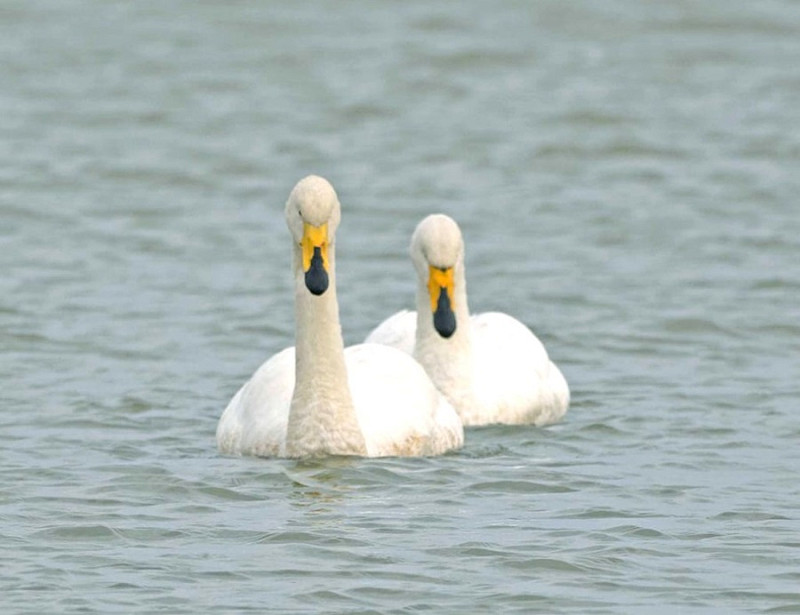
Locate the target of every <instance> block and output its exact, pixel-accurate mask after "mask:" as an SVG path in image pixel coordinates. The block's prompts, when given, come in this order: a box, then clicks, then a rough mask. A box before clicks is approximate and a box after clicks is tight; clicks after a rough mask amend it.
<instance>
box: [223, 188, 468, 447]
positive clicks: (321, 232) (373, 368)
mask: <svg viewBox="0 0 800 615" xmlns="http://www.w3.org/2000/svg"><path fill="white" fill-rule="evenodd" d="M339 217H340V208H339V201H338V198H337V197H336V193H335V191H334V190H333V187H332V186H331V185H330V184H329V183H328V182H327V181H326V180H324V179H322V178H320V177H315V176H310V177H307V178H305V179H303V180H301V181H300V182H299V183H298V184H297V186H295V188H294V190H293V191H292V193H291V195H290V196H289V201H288V202H287V205H286V218H287V223H288V225H289V229H290V232H291V234H292V237H293V245H294V274H295V317H296V346H295V347H292V348H287V349H285V350H283V351H281V352H279V353H278V354H276V355H274V356H273V357H271V358H270V359H268V360H267V361H266V362H265V363H264V364H263V365H262V366H261V367H260V368H259V369H258V370H257V371H256V373H255V374H254V375H253V377H252V378H251V379H250V380H249V381H248V382H247V383H245V385H244V386H243V387H242V388H241V389H240V390H239V392H238V393H236V395H235V396H234V397H233V399H232V400H231V401H230V403H229V404H228V407H227V408H226V409H225V411H224V412H223V414H222V417H221V418H220V421H219V425H218V426H217V445H218V447H219V450H220V451H222V452H224V453H232V454H241V455H259V456H268V457H307V456H319V455H361V456H368V457H378V456H389V455H398V456H417V455H436V454H440V453H443V452H445V451H447V450H450V449H454V448H458V447H460V446H461V445H462V444H463V441H464V431H463V427H462V425H461V421H460V419H459V418H458V415H457V414H456V412H455V410H454V409H453V408H452V406H451V405H450V404H449V403H448V401H447V400H446V399H445V398H444V397H443V396H442V395H441V393H439V391H438V390H437V389H436V387H435V386H434V385H433V383H432V382H431V380H430V378H429V377H428V376H427V375H426V373H425V370H424V369H423V368H422V367H421V366H420V365H419V364H418V363H417V362H416V361H415V360H414V359H413V358H411V357H410V356H408V355H407V354H405V353H402V352H399V351H397V350H395V349H393V348H389V347H386V346H381V345H377V344H359V345H356V346H351V347H349V348H347V349H346V350H345V349H344V344H343V341H342V335H341V327H340V324H339V313H338V304H337V301H336V285H335V266H334V263H335V250H334V237H335V232H336V227H337V226H338V223H339Z"/></svg>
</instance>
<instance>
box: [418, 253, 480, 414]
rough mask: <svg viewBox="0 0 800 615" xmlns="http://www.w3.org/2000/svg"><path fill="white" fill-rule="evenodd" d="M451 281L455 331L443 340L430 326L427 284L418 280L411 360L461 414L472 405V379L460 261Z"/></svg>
mask: <svg viewBox="0 0 800 615" xmlns="http://www.w3.org/2000/svg"><path fill="white" fill-rule="evenodd" d="M453 281H454V285H453V292H454V297H453V303H454V308H453V311H454V312H455V316H456V330H455V332H454V333H453V335H451V336H450V337H449V338H443V337H442V336H441V335H439V333H438V332H437V331H436V329H435V328H434V326H433V314H431V299H430V294H429V292H428V285H427V281H426V280H422V279H420V280H418V284H417V338H416V343H415V347H414V357H415V358H416V359H417V361H419V363H420V364H421V365H422V366H423V367H424V368H425V371H427V372H428V375H429V376H430V377H431V380H433V383H434V384H435V385H436V388H438V389H439V390H440V391H441V392H442V393H444V395H445V397H447V398H448V400H449V401H450V403H451V404H453V406H455V407H456V408H457V409H458V410H459V412H461V411H462V409H466V408H472V407H474V406H475V400H474V393H473V389H472V385H471V383H472V377H473V376H472V370H473V362H472V341H471V335H470V327H471V325H470V322H469V306H468V305H467V283H466V276H465V273H464V262H463V260H461V261H459V262H458V263H457V264H456V267H455V271H454V280H453Z"/></svg>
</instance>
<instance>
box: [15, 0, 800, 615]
mask: <svg viewBox="0 0 800 615" xmlns="http://www.w3.org/2000/svg"><path fill="white" fill-rule="evenodd" d="M0 84H1V85H0V134H2V139H1V140H0V273H1V275H0V387H1V390H0V411H1V412H0V434H1V435H2V441H3V445H2V449H1V450H0V472H2V482H0V548H2V555H0V562H1V563H2V575H0V606H1V607H2V612H3V613H9V614H11V613H31V614H33V613H37V614H38V613H45V612H58V613H104V614H107V613H157V612H158V613H171V614H183V613H187V614H188V613H192V614H194V613H198V612H208V611H210V610H212V608H213V609H214V610H215V611H216V612H226V613H234V612H259V613H261V612H274V613H312V612H313V613H364V614H366V613H416V612H430V613H570V614H573V613H574V614H586V613H609V614H618V613H636V614H639V613H669V614H672V613H675V612H680V613H737V612H742V613H744V612H746V613H797V612H800V510H798V507H799V505H800V418H799V417H800V384H799V380H798V377H799V376H800V264H798V263H800V204H799V203H798V194H800V103H799V102H798V101H800V4H798V3H797V2H794V1H792V0H765V1H761V2H754V3H733V2H728V1H727V0H707V1H705V2H690V1H688V0H687V1H678V0H672V1H668V2H661V3H645V2H634V1H633V0H614V1H608V2H602V3H600V2H590V1H588V0H578V1H575V2H569V3H566V2H560V1H558V0H549V1H543V2H536V3H533V2H521V1H520V2H506V3H499V4H491V5H490V3H482V2H477V1H474V2H462V3H443V2H418V1H412V2H405V3H395V2H386V1H383V2H357V1H345V2H338V3H322V2H310V3H277V2H262V3H256V2H244V1H239V2H221V1H219V2H212V1H194V0H193V1H189V0H184V1H175V2H169V3H165V2H156V1H154V0H140V1H138V2H127V3H123V2H102V1H100V0H95V1H92V0H65V1H60V0H59V1H56V0H6V1H5V2H3V3H2V5H1V6H0ZM309 173H317V174H321V175H324V176H325V177H327V178H328V179H330V180H331V182H332V183H333V184H334V186H336V188H337V190H338V192H339V196H340V199H341V201H342V206H343V221H342V225H341V227H340V232H339V234H338V251H337V266H338V294H339V299H340V308H341V314H342V325H343V329H344V334H345V341H346V342H347V343H356V342H358V341H360V340H362V339H363V338H364V336H365V335H366V334H367V333H368V332H369V331H370V330H371V329H372V327H374V326H375V325H376V324H377V323H378V322H380V321H381V320H382V319H383V318H384V317H386V316H388V315H389V314H391V313H393V312H394V311H396V310H398V309H400V308H403V307H411V306H412V305H413V292H414V284H415V282H414V273H413V269H412V266H411V264H410V262H409V260H408V256H407V246H408V241H409V237H410V234H411V231H412V230H413V228H414V226H415V225H416V223H417V222H418V221H419V219H420V218H421V217H422V216H424V215H426V214H428V213H431V212H434V211H443V212H445V213H448V214H450V215H452V216H453V217H455V218H456V219H457V220H458V221H459V223H460V224H461V226H462V229H463V232H464V235H465V240H466V246H467V277H468V283H469V292H470V305H471V308H472V309H473V311H476V312H480V311H485V310H502V311H506V312H509V313H511V314H513V315H515V316H516V317H517V318H519V319H521V320H522V321H523V322H525V323H526V324H528V325H529V326H530V327H531V328H532V329H533V330H534V331H536V332H537V334H538V335H539V336H540V338H541V339H542V340H543V341H544V342H545V344H546V346H547V348H548V350H549V352H550V354H551V356H552V358H553V359H554V360H555V361H556V362H557V363H558V364H559V365H560V366H561V368H562V370H563V372H564V373H565V375H566V377H567V379H568V381H569V383H570V386H571V389H572V395H573V403H572V406H571V408H570V410H569V412H568V414H567V416H566V417H565V420H564V421H562V422H561V423H560V424H558V425H555V426H552V427H549V428H545V429H537V428H532V427H513V428H509V427H490V428H484V429H471V430H469V431H468V432H467V442H466V445H465V447H464V449H463V450H461V451H459V452H457V453H455V454H450V455H447V456H444V457H439V458H431V459H381V460H358V459H329V460H321V461H315V462H295V461H285V460H267V459H252V458H232V457H225V456H221V455H219V454H218V453H217V452H216V450H215V442H214V430H215V428H216V423H217V420H218V418H219V415H220V414H221V412H222V410H223V408H224V407H225V405H226V404H227V402H228V401H229V399H230V398H231V397H232V395H233V394H234V393H235V392H236V390H237V389H238V388H239V386H240V385H241V384H242V383H243V382H244V381H245V380H246V379H247V378H248V377H249V376H250V374H251V373H252V372H253V371H254V370H255V369H256V367H257V366H258V365H259V364H260V363H261V362H262V361H263V360H265V359H266V358H267V357H269V356H270V355H272V354H273V353H275V352H276V351H278V350H280V349H282V348H284V347H285V346H288V345H291V344H292V343H293V327H294V324H293V306H292V300H293V297H292V288H291V279H290V278H291V276H290V273H289V259H290V246H289V236H288V232H287V230H286V227H285V223H284V220H283V204H284V203H285V201H286V197H287V196H288V193H289V191H290V190H291V188H292V186H293V185H294V183H295V182H296V181H297V180H298V179H300V178H301V177H303V176H305V175H307V174H309Z"/></svg>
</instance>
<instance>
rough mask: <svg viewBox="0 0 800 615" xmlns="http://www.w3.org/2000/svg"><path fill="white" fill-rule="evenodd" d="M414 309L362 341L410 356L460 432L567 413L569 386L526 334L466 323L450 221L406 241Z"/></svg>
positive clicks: (507, 326) (499, 325)
mask: <svg viewBox="0 0 800 615" xmlns="http://www.w3.org/2000/svg"><path fill="white" fill-rule="evenodd" d="M411 260H412V262H413V264H414V267H415V269H416V271H417V280H418V284H417V297H416V303H417V310H416V312H411V311H405V310H404V311H401V312H398V313H397V314H395V315H393V316H391V317H389V318H388V319H386V320H385V321H384V322H383V323H381V324H380V325H379V326H378V327H377V328H376V329H375V330H374V331H372V333H370V334H369V336H367V340H366V341H367V342H374V343H382V344H387V345H390V346H392V347H394V348H397V349H400V350H403V351H404V352H408V353H410V354H413V355H414V357H416V359H417V360H418V361H419V362H420V364H421V365H422V366H423V367H424V368H425V369H426V371H427V372H428V375H429V376H430V377H431V379H432V380H433V382H434V383H435V384H436V386H437V387H438V388H439V390H440V391H442V393H444V394H445V396H446V397H447V398H448V399H449V400H450V402H451V403H452V404H453V406H454V407H455V408H456V411H457V412H458V414H459V416H460V417H461V419H462V421H463V423H464V425H486V424H490V423H505V424H523V423H532V424H535V425H546V424H548V423H553V422H555V421H558V420H559V419H561V417H562V416H563V415H564V413H565V412H566V411H567V407H568V406H569V397H570V395H569V387H568V386H567V382H566V380H565V379H564V376H563V374H562V373H561V371H560V370H559V369H558V367H557V366H556V365H555V364H554V363H553V362H552V361H551V360H550V358H549V356H548V354H547V351H546V350H545V347H544V345H543V344H542V343H541V341H539V339H538V338H537V337H536V336H535V335H534V334H533V333H532V332H531V330H530V329H528V327H526V326H525V325H524V324H522V323H521V322H519V321H518V320H517V319H515V318H513V317H511V316H509V315H507V314H503V313H500V312H487V313H483V314H478V315H474V316H470V313H469V307H468V305H467V285H466V275H465V271H464V242H463V239H462V236H461V230H460V229H459V228H458V225H457V224H456V222H455V221H454V220H453V219H452V218H450V217H448V216H445V215H442V214H434V215H431V216H428V217H427V218H425V219H424V220H422V221H421V222H420V223H419V225H417V228H416V230H415V231H414V234H413V236H412V239H411Z"/></svg>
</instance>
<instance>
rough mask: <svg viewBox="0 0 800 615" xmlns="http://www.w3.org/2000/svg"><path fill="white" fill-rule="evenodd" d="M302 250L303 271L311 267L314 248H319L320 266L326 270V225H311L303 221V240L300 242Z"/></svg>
mask: <svg viewBox="0 0 800 615" xmlns="http://www.w3.org/2000/svg"><path fill="white" fill-rule="evenodd" d="M300 246H301V248H302V251H303V271H308V270H309V268H310V267H311V259H312V258H313V257H314V248H319V249H320V254H321V255H322V266H323V267H324V268H325V271H328V225H327V224H322V225H320V226H313V225H311V224H309V223H308V222H304V223H303V240H302V241H301V242H300Z"/></svg>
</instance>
